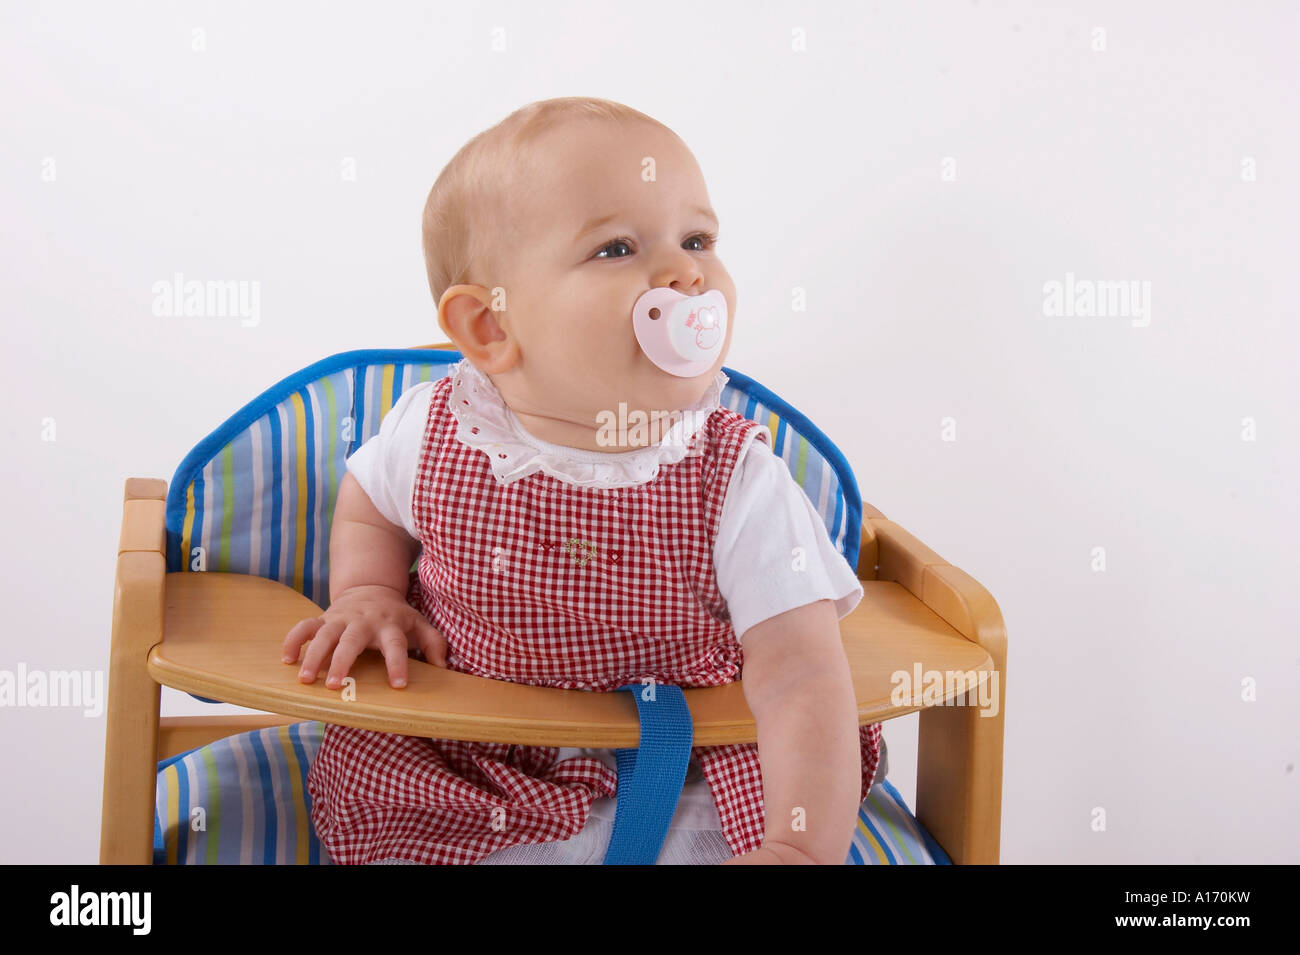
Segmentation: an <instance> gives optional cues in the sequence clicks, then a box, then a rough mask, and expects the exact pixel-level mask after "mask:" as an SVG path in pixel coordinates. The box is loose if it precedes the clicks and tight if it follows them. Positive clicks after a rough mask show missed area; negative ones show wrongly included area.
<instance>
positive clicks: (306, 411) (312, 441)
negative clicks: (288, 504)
mask: <svg viewBox="0 0 1300 955" xmlns="http://www.w3.org/2000/svg"><path fill="white" fill-rule="evenodd" d="M302 405H303V412H302V413H303V431H304V432H306V434H305V438H306V441H307V445H306V447H307V460H306V461H299V462H298V466H299V467H300V468H302V469H303V471H304V472H305V474H306V480H307V513H306V517H305V519H304V522H303V523H304V528H303V532H304V533H305V534H306V536H307V540H306V542H305V545H304V548H303V558H302V588H303V596H305V597H306V598H307V599H308V600H311V601H315V600H316V596H315V590H316V580H315V552H316V415H315V413H313V412H312V410H311V394H310V393H309V389H308V388H304V389H303V390H302ZM295 523H296V521H295Z"/></svg>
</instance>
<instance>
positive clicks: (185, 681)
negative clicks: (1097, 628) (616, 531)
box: [100, 478, 1007, 865]
mask: <svg viewBox="0 0 1300 955" xmlns="http://www.w3.org/2000/svg"><path fill="white" fill-rule="evenodd" d="M166 497H167V483H166V482H165V481H162V480H159V479H156V478H128V479H127V481H126V487H125V492H124V495H123V513H122V529H121V537H120V539H119V544H118V556H117V570H116V579H115V584H114V590H113V628H112V648H111V653H110V661H109V675H108V707H107V737H106V742H105V755H104V791H103V792H104V796H103V818H102V824H101V838H100V862H101V863H102V864H122V863H127V864H150V863H151V862H152V858H153V831H154V795H155V790H156V785H157V772H158V761H159V760H160V759H164V758H166V757H168V756H172V755H175V754H177V753H183V752H186V751H187V750H190V749H193V748H194V747H197V746H202V745H204V744H206V743H210V742H213V741H215V740H218V739H223V738H225V737H227V736H231V735H234V734H237V733H241V732H245V731H247V730H252V729H258V728H261V727H266V726H275V725H281V724H287V723H293V722H298V721H301V720H323V721H325V722H327V723H339V724H343V725H348V726H358V727H362V728H365V729H373V730H379V731H383V732H393V733H402V734H405V735H411V736H428V737H436V738H444V739H467V740H477V741H483V742H500V743H516V744H523V745H544V746H592V747H604V748H614V747H631V746H636V745H638V741H639V736H640V731H639V726H640V723H639V720H638V717H637V710H636V703H635V701H634V700H633V699H632V698H631V697H630V695H629V694H626V693H585V692H582V691H579V690H557V689H552V688H549V687H536V686H525V685H522V684H515V683H506V682H502V681H497V680H488V679H483V678H481V677H476V676H471V675H469V674H464V673H456V672H453V671H449V670H444V669H441V668H438V667H435V666H432V665H430V664H427V663H423V662H421V661H417V660H414V659H412V660H411V661H410V668H409V670H410V677H409V682H408V685H407V686H406V688H405V689H402V690H394V689H392V688H391V687H390V686H389V685H388V680H387V675H386V670H385V666H384V661H383V658H382V657H381V656H380V655H379V654H378V653H374V652H370V651H367V652H366V653H364V654H363V655H362V656H361V658H360V659H358V660H357V662H356V664H355V665H354V666H353V668H352V671H351V676H352V677H354V678H355V681H356V684H355V687H353V690H354V698H352V699H345V698H344V696H343V694H341V693H340V691H337V690H329V689H326V688H325V686H324V680H323V679H320V678H318V679H317V681H316V682H315V683H314V684H312V685H310V686H304V685H303V684H301V683H299V682H298V679H297V673H298V669H297V667H296V666H289V665H287V664H284V663H282V662H281V660H280V646H281V643H282V642H283V639H284V635H285V634H286V633H288V631H289V628H290V627H291V626H292V625H293V624H294V623H295V622H296V621H298V620H301V619H303V618H304V617H310V616H315V615H317V614H319V613H320V612H321V610H320V608H319V607H317V605H316V604H315V603H313V602H312V601H310V600H308V599H307V598H306V597H304V596H303V595H302V594H300V593H298V592H297V591H295V590H293V589H291V588H289V587H287V586H285V585H283V584H280V583H278V582H276V581H272V580H266V579H263V578H260V577H252V576H247V575H242V574H225V573H212V572H209V573H192V572H191V573H167V571H166V553H167V551H166V528H165V521H164V504H165V501H166ZM857 574H858V578H859V579H860V580H861V581H862V586H863V590H864V591H865V595H864V598H863V600H862V602H861V603H860V604H859V605H858V607H857V608H856V609H855V610H854V612H853V613H851V614H850V615H849V616H847V617H845V618H844V619H843V620H841V621H840V629H841V634H842V636H843V638H844V646H845V651H846V654H847V656H848V660H849V665H850V668H851V669H852V672H853V683H854V689H855V692H856V695H857V700H858V717H859V722H860V723H862V724H866V723H876V722H883V721H885V720H890V719H894V718H896V717H899V716H904V715H906V714H908V713H914V712H918V711H919V712H920V713H921V716H920V740H919V749H918V753H917V796H916V806H915V807H914V808H915V812H916V817H917V820H918V821H919V822H920V824H921V825H922V826H924V827H925V829H926V830H927V831H928V832H929V833H930V835H932V836H933V837H934V838H935V840H936V841H938V843H939V844H940V845H941V846H942V847H943V849H944V851H945V852H947V853H948V855H949V857H950V858H951V859H952V861H953V862H954V863H956V864H959V865H968V864H996V863H997V862H998V857H999V847H1000V841H1001V818H1002V743H1003V726H1004V720H1005V714H1006V653H1007V638H1006V629H1005V626H1004V624H1003V620H1002V613H1001V610H1000V609H999V608H998V605H997V603H996V602H995V601H994V599H993V597H992V595H991V594H990V593H989V592H988V591H987V590H985V589H984V587H983V586H981V585H980V584H979V583H978V582H977V581H976V580H975V579H974V578H972V577H971V576H970V575H969V574H966V573H965V572H964V571H962V570H960V569H959V568H957V567H954V566H952V565H951V564H949V563H947V562H946V561H944V560H943V558H941V557H940V556H939V555H938V554H937V553H935V552H934V551H932V550H931V549H930V548H928V547H927V546H925V544H923V543H921V541H919V540H917V539H916V538H915V537H914V536H912V535H911V534H910V533H908V532H907V531H906V530H904V529H903V528H902V527H901V526H899V525H898V524H896V523H894V522H893V521H890V520H888V519H886V518H885V516H884V515H883V514H882V513H880V512H879V511H878V510H876V509H875V508H873V507H871V506H870V505H868V504H866V503H865V502H864V503H863V524H862V541H861V546H860V552H859V560H858V566H857ZM918 668H919V670H920V672H921V674H929V673H932V672H935V671H937V672H938V673H940V674H943V675H945V677H946V678H945V680H944V683H945V689H944V691H943V692H942V693H940V694H937V695H935V694H932V693H929V692H925V693H924V694H923V687H921V686H912V687H911V691H912V693H911V696H910V697H909V698H908V699H902V700H898V701H897V702H896V701H895V700H894V699H891V697H893V696H895V695H896V693H895V686H896V683H895V680H894V679H893V675H894V674H897V673H899V672H904V673H907V674H909V675H912V674H914V673H916V672H917V669H918ZM990 679H993V680H995V683H994V685H993V686H992V687H987V688H985V692H986V693H988V692H995V693H996V697H997V709H996V713H994V714H992V715H988V714H987V713H984V712H982V711H981V709H980V708H979V707H977V706H973V705H953V704H954V702H958V703H960V702H962V699H963V698H965V695H966V693H967V691H970V692H971V699H973V698H974V697H975V691H977V690H979V689H980V688H979V687H978V684H980V683H983V682H984V681H986V680H990ZM163 686H170V687H174V688H176V689H179V690H184V691H186V692H189V693H194V694H196V695H198V696H202V697H206V698H209V699H218V700H222V701H224V702H229V703H235V704H238V705H240V706H245V707H250V708H252V709H256V710H260V711H263V712H264V713H266V714H268V715H264V716H262V715H256V716H212V717H162V716H161V715H160V700H161V688H162V687H163ZM932 689H933V687H932ZM684 695H685V697H686V702H687V705H688V706H689V708H690V711H691V718H692V722H693V724H694V730H695V738H694V741H693V742H694V745H697V746H715V745H721V744H724V743H742V742H751V743H752V742H755V741H757V739H758V735H757V729H756V726H755V723H754V718H753V714H752V713H751V712H750V711H749V707H748V706H747V705H746V703H745V698H744V694H743V692H742V689H741V683H740V681H737V682H735V683H732V684H729V685H727V686H721V687H707V688H693V689H687V690H685V691H684Z"/></svg>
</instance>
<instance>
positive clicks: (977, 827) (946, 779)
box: [864, 516, 1007, 865]
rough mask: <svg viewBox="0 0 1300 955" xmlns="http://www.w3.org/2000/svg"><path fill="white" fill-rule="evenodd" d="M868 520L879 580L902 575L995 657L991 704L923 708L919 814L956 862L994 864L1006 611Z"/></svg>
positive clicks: (895, 529) (970, 581)
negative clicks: (985, 705)
mask: <svg viewBox="0 0 1300 955" xmlns="http://www.w3.org/2000/svg"><path fill="white" fill-rule="evenodd" d="M865 523H866V524H867V525H869V526H870V529H871V531H872V532H873V534H874V546H875V548H876V555H877V556H876V560H877V579H880V580H893V581H897V582H898V583H899V584H901V585H902V586H904V587H905V588H907V590H908V591H910V592H911V593H912V594H913V595H914V596H915V597H916V598H917V599H919V600H920V601H921V602H922V603H924V604H925V605H926V606H927V607H928V608H930V610H932V611H934V613H935V614H937V615H938V616H939V617H941V618H942V619H943V620H944V621H945V622H946V623H947V624H948V625H949V626H951V627H952V628H953V629H954V630H956V631H957V632H958V633H960V634H961V635H962V636H964V637H965V638H966V639H967V640H970V641H971V642H973V643H976V644H978V645H979V646H981V647H983V648H984V649H985V650H986V651H988V654H989V656H990V657H991V658H992V660H993V667H994V670H993V672H992V673H991V674H989V676H988V677H987V679H988V680H994V679H996V681H997V682H996V685H988V688H987V690H986V691H985V692H986V694H987V693H988V692H989V691H992V697H988V696H986V697H985V698H986V699H988V702H989V706H988V707H987V708H984V707H981V706H975V705H970V704H971V702H972V701H971V700H969V699H968V700H967V701H966V705H961V706H953V705H945V706H932V707H929V708H927V709H923V710H921V716H920V738H919V741H918V749H917V767H916V818H917V821H918V822H919V823H920V824H921V825H922V826H924V827H925V829H926V831H927V832H929V833H930V835H932V836H934V838H935V839H936V840H937V841H938V843H939V844H940V845H941V846H943V849H944V851H945V852H947V853H948V855H949V857H950V858H951V859H952V861H953V862H955V863H956V864H958V865H994V864H996V863H997V862H998V860H999V856H1000V846H1001V840H1002V741H1003V730H1004V724H1005V712H1006V694H1007V685H1006V684H1007V681H1006V672H1007V633H1006V627H1005V625H1004V624H1003V621H1002V611H1001V610H1000V609H999V608H998V605H997V602H996V601H995V600H994V599H993V595H992V594H990V593H989V592H988V591H987V590H986V589H985V588H984V587H983V586H981V585H980V583H979V582H978V581H976V580H975V579H974V578H973V577H971V576H970V575H969V574H967V573H966V572H965V571H963V570H961V569H960V568H958V567H954V566H952V565H951V564H949V563H948V562H947V561H945V560H944V559H943V558H942V557H940V556H939V555H938V554H937V553H935V552H934V551H933V550H931V549H930V548H929V547H926V546H925V544H923V543H922V542H921V541H920V540H918V539H917V538H916V537H914V536H913V535H912V534H910V533H908V532H907V531H906V530H905V529H904V528H902V527H900V526H899V525H898V524H896V523H894V522H893V521H890V520H886V519H884V518H883V517H872V516H868V517H867V518H866V520H865ZM865 539H866V536H865V531H864V540H865ZM995 701H996V704H995ZM994 704H995V705H994ZM995 706H996V708H995ZM990 714H991V715H990Z"/></svg>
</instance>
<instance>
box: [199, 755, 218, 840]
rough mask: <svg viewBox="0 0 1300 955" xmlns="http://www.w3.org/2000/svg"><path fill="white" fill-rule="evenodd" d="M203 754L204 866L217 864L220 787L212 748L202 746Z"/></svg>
mask: <svg viewBox="0 0 1300 955" xmlns="http://www.w3.org/2000/svg"><path fill="white" fill-rule="evenodd" d="M199 752H200V753H202V754H203V766H204V768H205V769H206V770H207V772H208V806H207V820H206V822H207V827H208V832H207V839H208V851H207V859H206V861H205V862H204V865H216V864H217V849H218V848H219V847H220V845H221V787H220V786H219V785H218V780H217V761H216V760H215V759H214V758H213V756H212V747H211V746H204V747H203V748H202V749H200V750H199Z"/></svg>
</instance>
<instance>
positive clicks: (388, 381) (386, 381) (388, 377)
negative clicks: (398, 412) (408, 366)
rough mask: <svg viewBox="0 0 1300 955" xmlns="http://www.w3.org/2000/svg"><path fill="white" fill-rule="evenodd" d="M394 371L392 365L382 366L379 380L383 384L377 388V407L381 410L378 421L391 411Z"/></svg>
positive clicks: (394, 368)
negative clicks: (382, 370)
mask: <svg viewBox="0 0 1300 955" xmlns="http://www.w3.org/2000/svg"><path fill="white" fill-rule="evenodd" d="M396 370H397V369H396V367H395V366H393V365H385V366H384V373H383V376H382V377H381V379H380V380H381V381H382V382H383V384H382V385H381V386H380V388H379V407H380V408H381V409H382V410H381V411H380V414H379V417H380V420H383V417H384V415H386V414H388V412H390V411H392V410H393V372H394V371H396Z"/></svg>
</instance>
